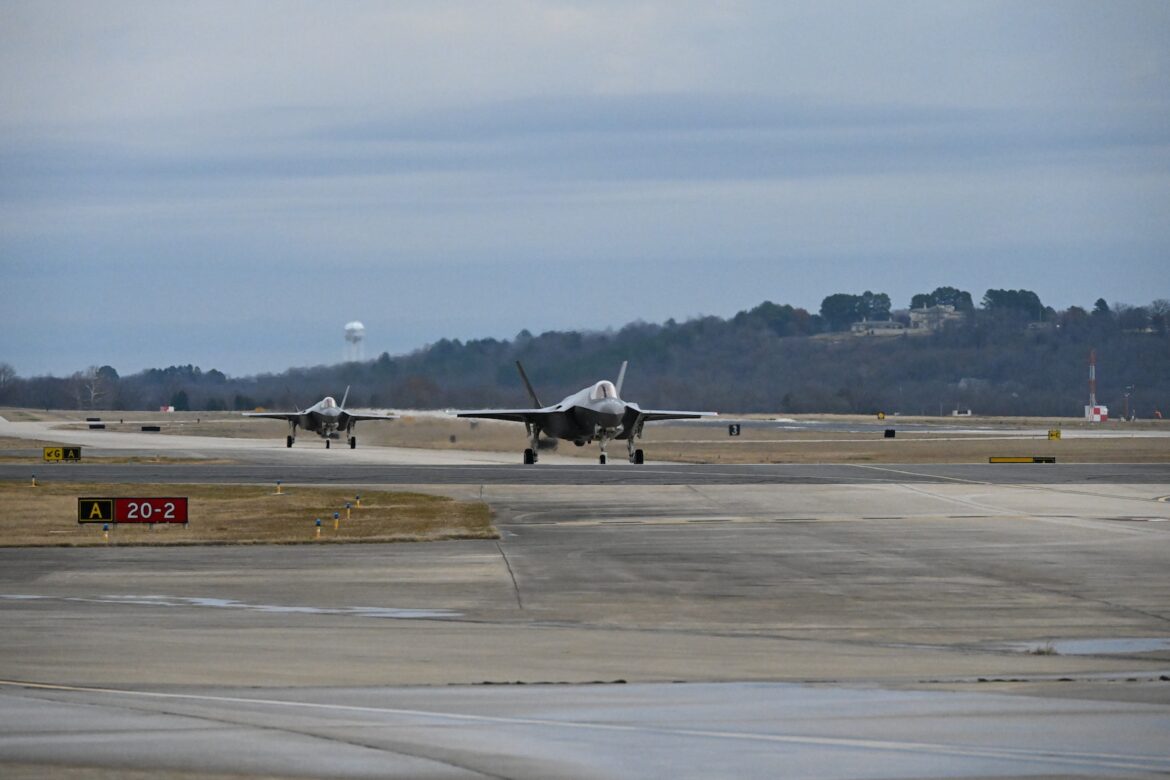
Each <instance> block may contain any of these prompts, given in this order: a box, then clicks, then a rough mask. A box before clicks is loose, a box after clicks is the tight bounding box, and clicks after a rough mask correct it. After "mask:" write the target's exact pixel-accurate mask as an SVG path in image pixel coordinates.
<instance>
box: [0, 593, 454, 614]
mask: <svg viewBox="0 0 1170 780" xmlns="http://www.w3.org/2000/svg"><path fill="white" fill-rule="evenodd" d="M0 599H3V600H5V601H72V602H80V603H88V604H129V605H135V606H147V607H215V608H219V609H243V610H251V611H254V612H268V613H273V614H301V615H345V616H353V617H371V618H390V619H394V620H412V619H413V620H419V619H434V618H457V617H462V616H463V613H461V612H455V611H453V610H449V609H399V608H393V607H293V606H284V605H280V604H245V603H243V602H241V601H236V600H235V599H219V598H203V597H190V596H134V595H128V596H119V595H109V596H88V597H84V596H41V595H35V594H34V595H28V594H19V593H4V594H0Z"/></svg>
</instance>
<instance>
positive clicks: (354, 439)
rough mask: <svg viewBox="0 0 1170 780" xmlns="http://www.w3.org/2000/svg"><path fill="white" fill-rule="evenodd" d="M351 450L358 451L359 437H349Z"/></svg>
mask: <svg viewBox="0 0 1170 780" xmlns="http://www.w3.org/2000/svg"><path fill="white" fill-rule="evenodd" d="M349 448H350V449H351V450H356V449H357V437H356V436H350V437H349Z"/></svg>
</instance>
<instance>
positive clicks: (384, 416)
mask: <svg viewBox="0 0 1170 780" xmlns="http://www.w3.org/2000/svg"><path fill="white" fill-rule="evenodd" d="M342 416H343V417H344V419H346V420H356V421H358V422H360V421H362V420H398V417H397V416H395V415H393V414H359V413H357V412H349V410H343V412H342Z"/></svg>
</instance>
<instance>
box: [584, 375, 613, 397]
mask: <svg viewBox="0 0 1170 780" xmlns="http://www.w3.org/2000/svg"><path fill="white" fill-rule="evenodd" d="M617 397H618V394H617V388H616V387H614V386H613V382H611V381H609V380H608V379H603V380H601V381H600V382H598V383H597V384H595V385H594V386H593V392H592V393H590V394H589V400H591V401H603V400H605V399H606V398H617Z"/></svg>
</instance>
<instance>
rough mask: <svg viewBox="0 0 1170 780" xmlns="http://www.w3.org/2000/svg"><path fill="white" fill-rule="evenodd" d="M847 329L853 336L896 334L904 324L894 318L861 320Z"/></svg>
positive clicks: (901, 330) (903, 327)
mask: <svg viewBox="0 0 1170 780" xmlns="http://www.w3.org/2000/svg"><path fill="white" fill-rule="evenodd" d="M849 329H850V330H851V331H853V335H855V336H897V335H898V334H899V333H902V332H903V331H905V330H906V326H905V325H903V324H902V323H900V322H897V321H896V320H862V321H861V322H855V323H853V324H852V325H851V326H850V327H849Z"/></svg>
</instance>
